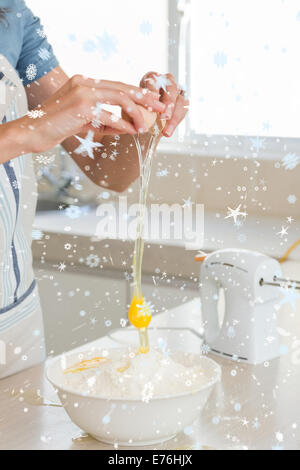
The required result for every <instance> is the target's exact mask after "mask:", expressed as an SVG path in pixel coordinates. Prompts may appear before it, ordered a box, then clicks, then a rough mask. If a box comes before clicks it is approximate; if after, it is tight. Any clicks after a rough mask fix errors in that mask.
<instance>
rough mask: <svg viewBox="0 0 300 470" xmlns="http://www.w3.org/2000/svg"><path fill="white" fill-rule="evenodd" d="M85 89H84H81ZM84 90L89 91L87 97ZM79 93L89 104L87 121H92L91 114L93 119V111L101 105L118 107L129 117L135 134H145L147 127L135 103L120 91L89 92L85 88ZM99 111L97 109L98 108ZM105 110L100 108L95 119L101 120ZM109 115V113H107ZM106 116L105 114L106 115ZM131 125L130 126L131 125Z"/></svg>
mask: <svg viewBox="0 0 300 470" xmlns="http://www.w3.org/2000/svg"><path fill="white" fill-rule="evenodd" d="M82 88H85V87H82ZM86 90H89V95H88V92H87V91H86ZM81 93H84V94H85V98H84V100H85V101H86V102H87V103H90V104H91V105H90V107H89V120H90V121H92V120H93V114H94V117H95V110H96V109H97V108H98V105H99V103H100V105H101V104H102V105H103V104H109V105H112V106H120V107H121V109H122V110H123V111H124V112H125V113H126V114H127V115H128V116H129V117H130V119H131V121H132V124H133V127H134V129H135V133H137V132H140V133H143V132H146V131H147V127H146V124H145V122H144V117H143V115H142V113H141V111H140V110H139V108H138V106H137V105H136V104H135V102H134V101H133V100H132V99H131V98H129V97H128V96H127V95H126V93H123V92H121V91H116V90H114V89H111V88H106V89H99V90H95V89H94V90H91V89H87V88H85V90H83V92H82V91H81ZM98 109H99V108H98ZM104 111H105V110H103V109H101V106H100V111H99V113H98V114H97V118H99V119H100V120H101V117H102V113H104ZM109 114H110V115H111V113H109ZM106 116H107V114H106ZM132 124H131V125H132Z"/></svg>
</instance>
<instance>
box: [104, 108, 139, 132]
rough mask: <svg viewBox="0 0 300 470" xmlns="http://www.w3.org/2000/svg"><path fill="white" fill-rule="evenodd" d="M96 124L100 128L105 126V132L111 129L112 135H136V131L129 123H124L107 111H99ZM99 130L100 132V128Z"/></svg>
mask: <svg viewBox="0 0 300 470" xmlns="http://www.w3.org/2000/svg"><path fill="white" fill-rule="evenodd" d="M98 122H99V123H100V126H105V130H108V129H112V130H113V132H114V134H116V133H119V132H121V133H123V134H132V135H133V134H136V129H135V128H134V126H133V125H132V124H131V123H130V122H127V121H125V120H124V119H122V118H120V117H119V116H116V115H115V114H113V113H110V112H109V111H104V110H103V111H101V113H100V115H99V118H98ZM100 130H101V131H102V129H101V127H100Z"/></svg>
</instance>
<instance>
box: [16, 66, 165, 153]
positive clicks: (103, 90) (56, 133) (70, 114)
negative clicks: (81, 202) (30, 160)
mask: <svg viewBox="0 0 300 470" xmlns="http://www.w3.org/2000/svg"><path fill="white" fill-rule="evenodd" d="M159 98H160V95H159V93H156V92H152V91H149V90H145V89H143V88H138V87H135V86H131V85H126V84H124V83H121V82H112V81H106V80H93V79H89V78H84V77H82V76H81V75H75V76H74V77H72V78H71V79H69V80H68V81H67V82H66V83H65V85H63V86H62V87H61V88H60V89H59V90H58V91H57V92H56V93H55V94H54V95H52V96H51V98H49V99H48V100H47V101H45V102H44V103H43V104H42V105H41V106H40V107H38V108H36V109H35V110H33V111H42V113H40V116H41V117H36V119H32V117H30V115H31V116H33V114H28V115H27V116H25V117H24V118H22V121H23V124H25V126H26V127H27V128H28V130H29V138H30V150H31V151H32V152H34V153H39V152H43V151H46V150H48V149H50V148H52V147H54V146H55V145H57V144H60V143H61V142H63V141H64V140H65V139H67V138H68V137H71V136H73V135H75V134H79V133H80V132H84V131H86V132H87V131H88V130H91V129H92V130H94V131H97V137H98V138H99V136H100V137H101V135H102V136H104V135H114V134H132V135H133V134H137V133H138V132H140V133H141V132H146V131H147V128H146V125H145V122H144V118H143V115H142V113H141V111H140V110H139V109H138V106H137V105H142V106H144V107H145V108H146V109H149V110H150V111H155V112H157V113H163V112H164V111H165V105H164V104H163V103H161V102H160V101H159ZM103 104H109V105H113V106H119V107H121V108H122V110H123V111H124V112H125V113H126V114H127V115H129V116H130V117H131V120H132V123H130V122H127V121H125V120H124V119H122V118H121V117H120V118H117V117H116V116H115V115H113V114H112V113H110V112H108V111H106V110H104V109H102V106H101V105H103ZM37 115H38V114H37V113H36V116H37ZM93 121H97V122H98V125H99V126H100V127H99V128H97V129H95V128H94V127H93V126H92V122H93Z"/></svg>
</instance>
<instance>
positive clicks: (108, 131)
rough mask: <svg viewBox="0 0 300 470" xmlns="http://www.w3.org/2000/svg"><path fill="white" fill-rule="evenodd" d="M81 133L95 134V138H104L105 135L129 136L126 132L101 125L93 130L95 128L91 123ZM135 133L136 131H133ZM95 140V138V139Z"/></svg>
mask: <svg viewBox="0 0 300 470" xmlns="http://www.w3.org/2000/svg"><path fill="white" fill-rule="evenodd" d="M81 131H85V132H88V131H93V132H95V136H97V135H98V136H99V137H100V136H105V135H123V134H129V132H128V130H120V129H119V130H118V131H117V130H116V129H115V128H114V127H109V126H106V125H105V124H101V125H100V127H97V128H95V126H94V125H93V124H91V123H89V124H87V125H86V126H84V127H83V128H82V129H81ZM134 132H136V131H134ZM95 140H96V138H95Z"/></svg>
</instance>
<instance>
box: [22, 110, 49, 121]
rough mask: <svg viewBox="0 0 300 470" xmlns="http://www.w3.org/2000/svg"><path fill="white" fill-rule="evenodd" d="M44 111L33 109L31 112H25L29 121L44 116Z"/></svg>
mask: <svg viewBox="0 0 300 470" xmlns="http://www.w3.org/2000/svg"><path fill="white" fill-rule="evenodd" d="M45 114H46V113H45V111H43V110H42V109H33V110H32V111H28V112H27V116H28V117H30V118H31V119H38V118H41V117H43V116H45Z"/></svg>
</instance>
